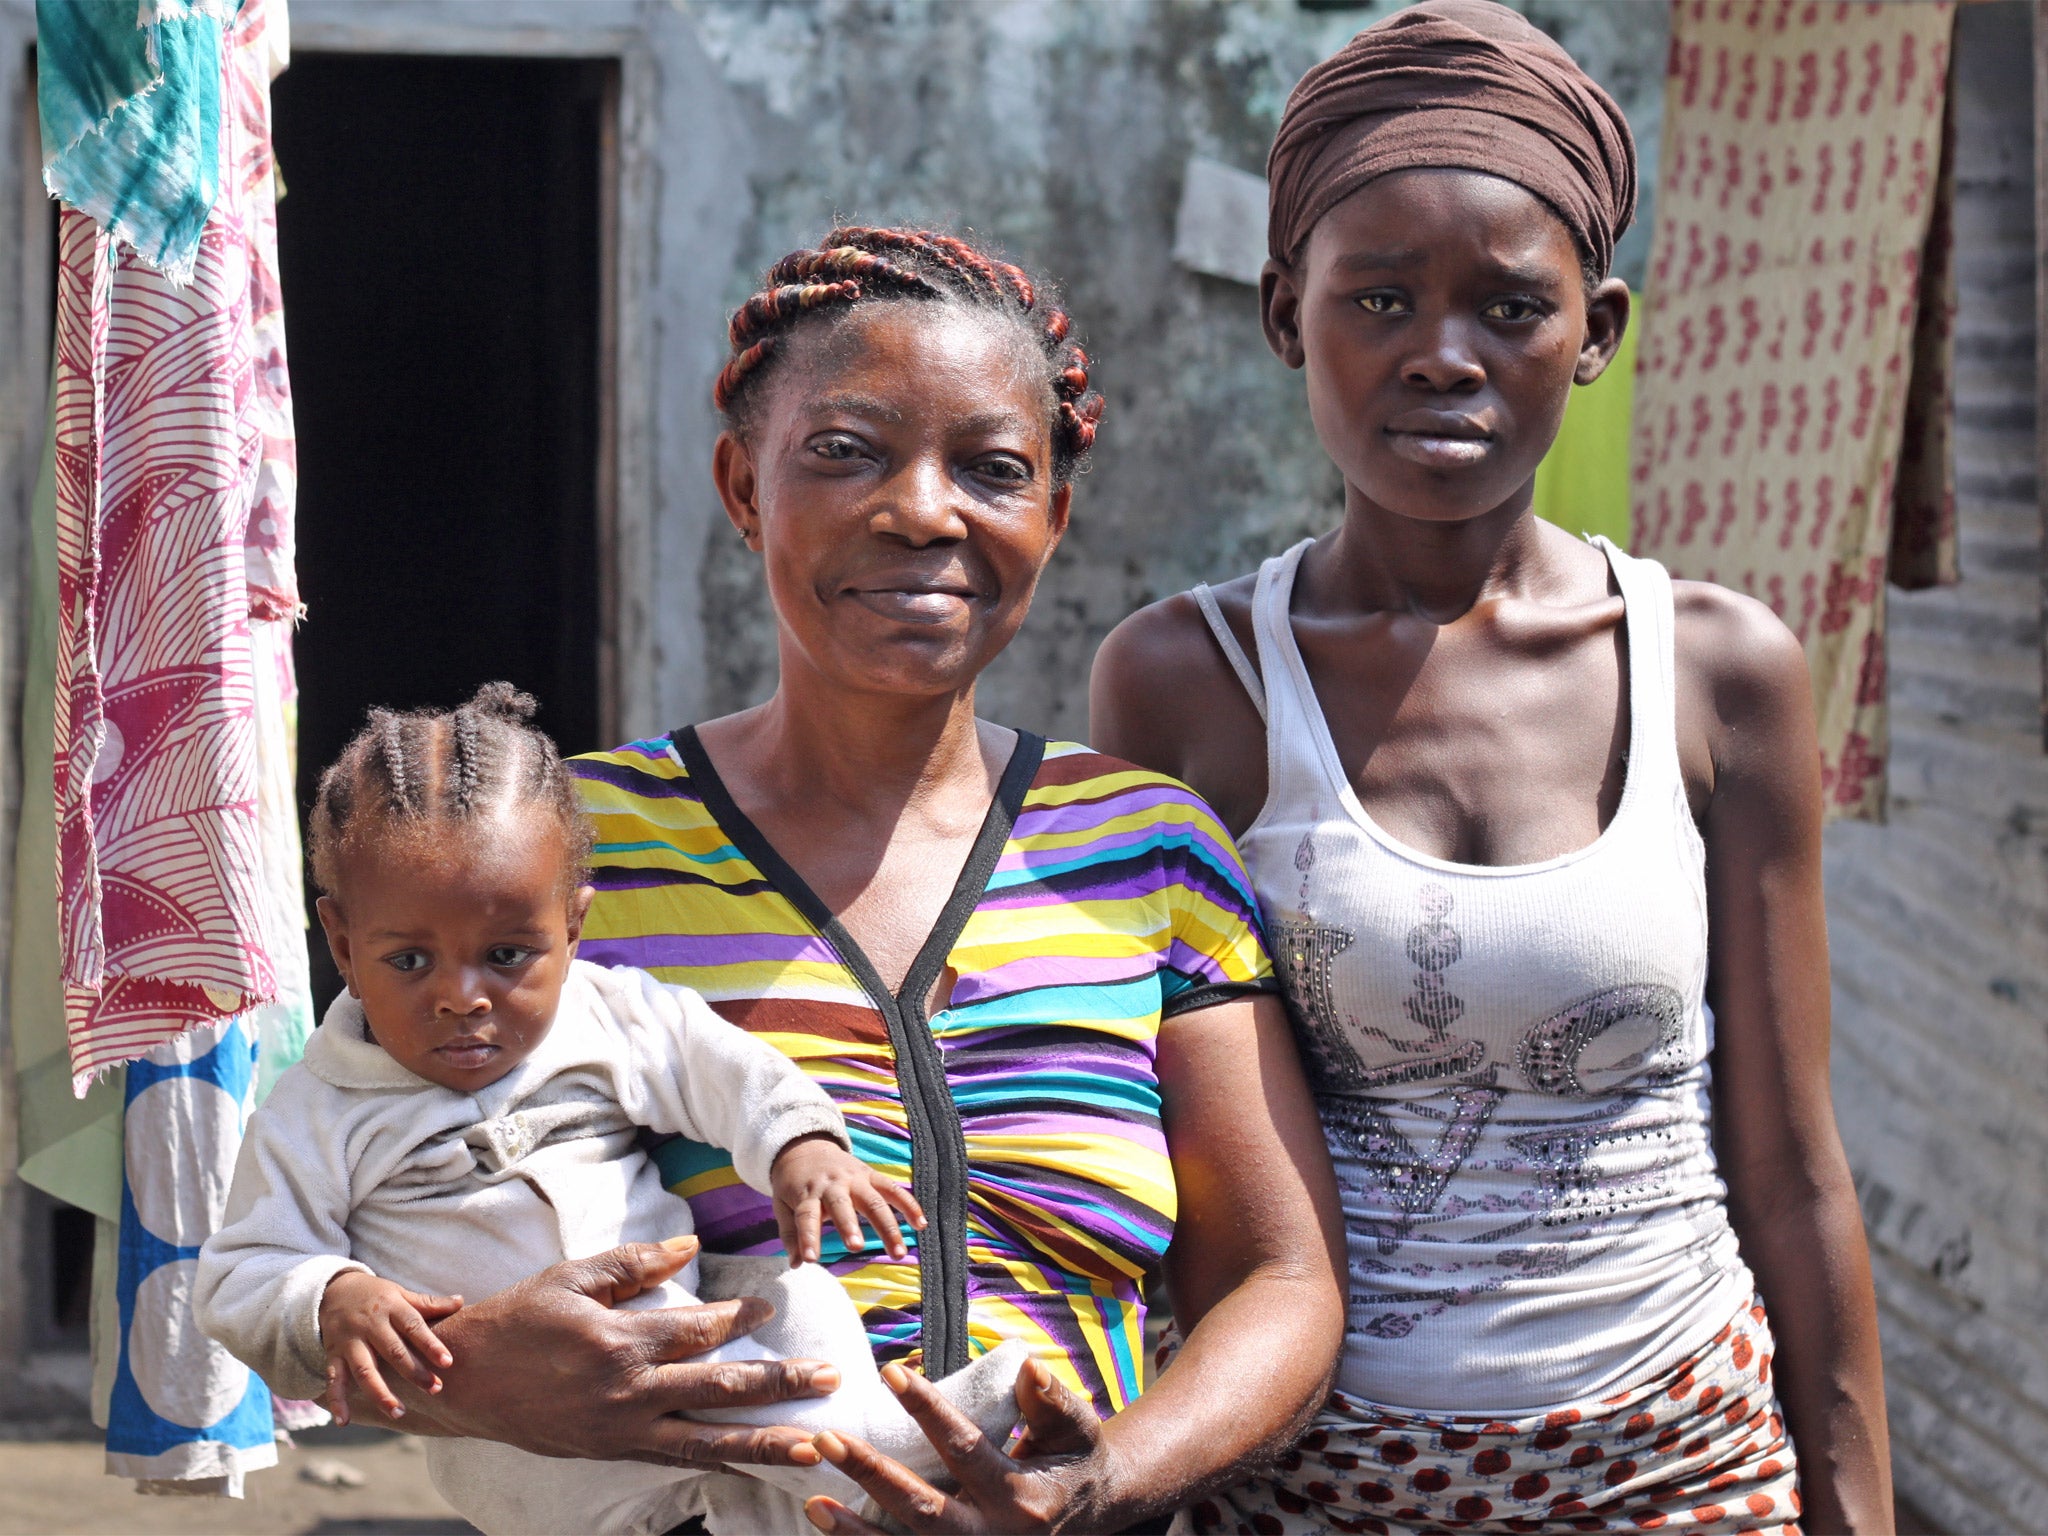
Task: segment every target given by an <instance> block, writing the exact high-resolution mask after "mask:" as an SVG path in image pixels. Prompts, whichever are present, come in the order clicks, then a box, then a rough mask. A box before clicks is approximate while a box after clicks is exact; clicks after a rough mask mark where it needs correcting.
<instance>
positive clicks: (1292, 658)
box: [1196, 539, 1755, 1418]
mask: <svg viewBox="0 0 2048 1536" xmlns="http://www.w3.org/2000/svg"><path fill="white" fill-rule="evenodd" d="M1595 542H1596V543H1598V544H1599V546H1600V548H1601V549H1602V551H1603V552H1604V553H1605V554H1606V556H1607V560H1608V562H1609V565H1610V567H1611V569H1612V570H1613V572H1614V578H1615V581H1616V583H1617V585H1618V586H1619V588H1620V590H1621V596H1622V600H1623V603H1624V606H1625V609H1626V615H1627V618H1626V624H1627V647H1628V650H1627V656H1628V715H1629V747H1628V757H1627V781H1626V785H1625V787H1624V789H1623V791H1622V796H1621V804H1620V807H1619V809H1617V810H1616V812H1615V814H1614V819H1613V820H1612V821H1611V822H1610V823H1609V824H1608V826H1607V828H1606V830H1605V831H1604V832H1602V833H1601V834H1600V836H1599V837H1598V838H1597V839H1595V840H1594V841H1593V842H1592V843H1590V844H1588V845H1586V846H1585V847H1583V848H1580V849H1578V850H1576V851H1575V852H1572V853H1567V854H1564V855H1562V856H1560V857H1558V858H1554V859H1546V860H1544V861H1542V862H1541V863H1537V864H1524V865H1514V866H1492V865H1471V864H1458V863H1452V862H1450V861H1448V860H1444V859H1438V858H1432V857H1430V856H1429V855H1427V854H1425V853H1422V852H1419V851H1418V850H1416V849H1413V848H1410V847H1407V846H1406V845H1404V844H1403V843H1401V842H1400V841H1399V840H1398V839H1396V838H1394V837H1393V836H1391V835H1390V834H1389V833H1387V832H1386V831H1385V830H1384V829H1383V828H1382V827H1380V825H1379V824H1378V823H1377V822H1375V821H1374V820H1373V819H1372V817H1371V816H1370V815H1369V814H1367V812H1366V810H1365V808H1364V806H1363V805H1362V804H1361V803H1360V802H1359V800H1358V797H1357V795H1356V793H1355V792H1354V791H1353V789H1352V786H1351V783H1350V778H1349V775H1348V774H1347V773H1346V772H1345V770H1344V766H1343V764H1342V762H1341V761H1340V760H1339V758H1338V755H1337V748H1336V745H1335V743H1334V742H1333V740H1332V738H1331V736H1330V731H1329V727H1328V725H1327V723H1326V722H1325V721H1324V718H1323V712H1322V709H1321V706H1320V705H1319V703H1318V702H1317V699H1316V694H1315V689H1314V687H1313V685H1312V683H1311V681H1310V679H1309V675H1308V669H1307V667H1306V666H1305V665H1304V663H1303V661H1302V657H1301V652H1300V650H1299V649H1298V648H1297V647H1296V645H1295V642H1294V634H1293V628H1292V626H1291V624H1290V622H1289V619H1288V608H1289V598H1290V596H1291V594H1292V591H1293V586H1294V577H1295V572H1296V571H1297V570H1298V569H1299V567H1300V563H1301V556H1302V554H1303V552H1304V551H1305V550H1306V549H1307V548H1308V544H1307V543H1303V544H1299V545H1297V546H1295V547H1294V548H1293V549H1291V550H1289V551H1287V552H1286V553H1285V554H1283V555H1277V556H1275V557H1274V558H1272V559H1270V560H1268V561H1267V562H1266V563H1265V565H1264V566H1263V567H1262V568H1261V569H1260V571H1259V579H1258V586H1257V590H1256V594H1255V596H1254V598H1253V615H1254V628H1255V633H1256V635H1257V639H1258V654H1259V665H1258V670H1257V671H1256V672H1254V671H1253V670H1252V668H1251V666H1250V665H1249V662H1248V659H1247V658H1246V657H1245V656H1244V655H1243V653H1242V651H1241V650H1239V648H1238V646H1237V642H1236V640H1235V639H1234V637H1233V636H1232V635H1231V633H1230V631H1229V628H1228V626H1227V625H1225V624H1224V623H1223V621H1222V619H1221V616H1220V614H1219V613H1218V612H1217V610H1216V608H1215V601H1214V599H1213V597H1210V596H1209V595H1208V593H1207V592H1206V591H1204V590H1198V591H1197V594H1196V596H1197V598H1198V599H1199V600H1201V601H1202V604H1203V608H1204V611H1205V613H1206V614H1207V615H1208V616H1209V619H1210V623H1211V627H1212V628H1213V629H1214V631H1215V633H1216V636H1217V639H1218V641H1219V643H1221V645H1222V646H1223V648H1224V651H1225V654H1226V655H1228V656H1229V657H1230V659H1231V661H1232V663H1233V665H1234V666H1236V667H1237V669H1238V671H1239V674H1240V676H1242V677H1243V678H1244V680H1245V683H1246V686H1247V688H1248V689H1249V690H1250V691H1251V693H1252V697H1253V699H1254V701H1255V702H1256V703H1257V704H1258V705H1259V708H1260V712H1261V713H1262V714H1263V715H1264V716H1265V719H1266V741H1267V765H1266V775H1267V795H1266V803H1265V806H1264V808H1263V809H1262V810H1261V811H1260V813H1259V816H1258V819H1257V820H1256V821H1254V822H1253V823H1252V825H1251V826H1250V827H1249V828H1247V829H1246V831H1245V834H1244V836H1243V837H1241V838H1239V839H1238V846H1239V848H1240V849H1241V850H1242V851H1243V854H1244V859H1245V863H1246V866H1247V867H1248V868H1249V870H1250V871H1251V875H1252V880H1253V884H1254V885H1255V887H1256V888H1257V891H1258V897H1259V906H1260V909H1261V911H1262V912H1263V913H1264V915H1265V919H1266V931H1267V934H1268V936H1269V938H1270V940H1271V943H1272V948H1273V961H1274V964H1275V966H1276V968H1277V969H1278V970H1279V972H1280V974H1281V976H1282V978H1283V979H1284V981H1285V983H1286V987H1287V992H1288V998H1289V1001H1290V1002H1291V1004H1292V1010H1293V1013H1294V1016H1295V1019H1296V1022H1297V1024H1298V1026H1299V1029H1300V1036H1301V1040H1302V1044H1303V1051H1304V1055H1305V1057H1306V1058H1307V1064H1308V1066H1309V1069H1310V1074H1311V1077H1312V1078H1313V1079H1314V1083H1315V1088H1316V1098H1317V1103H1318V1106H1319V1108H1320V1109H1321V1112H1322V1119H1323V1126H1324V1130H1325V1132H1326V1134H1327V1136H1328V1139H1329V1144H1330V1151H1331V1155H1332V1157H1333V1159H1334V1161H1335V1163H1336V1167H1337V1175H1338V1182H1339V1185H1340V1190H1341V1195H1342V1199H1343V1205H1344V1216H1345V1228H1346V1235H1347V1237H1348V1240H1349V1243H1348V1246H1349V1250H1350V1309H1349V1311H1350V1317H1349V1326H1348V1330H1347V1337H1346V1340H1345V1350H1344V1355H1343V1359H1342V1361H1341V1363H1340V1366H1339V1370H1338V1376H1337V1385H1338V1386H1339V1387H1340V1388H1341V1389H1342V1390H1343V1391H1344V1392H1346V1393H1349V1394H1350V1395H1351V1396H1353V1397H1355V1398H1360V1399H1363V1400H1366V1401H1368V1402H1371V1403H1375V1404H1380V1405H1384V1406H1387V1407H1390V1408H1395V1409H1401V1410H1406V1411H1444V1412H1457V1413H1473V1414H1483V1413H1491V1414H1495V1415H1497V1416H1499V1417H1503V1418H1507V1417H1513V1416H1516V1415H1526V1414H1531V1413H1538V1412H1542V1411H1544V1410H1547V1409H1550V1408H1553V1407H1556V1406H1558V1405H1561V1404H1567V1403H1571V1402H1574V1401H1577V1400H1582V1399H1587V1398H1597V1397H1602V1396H1605V1395H1606V1394H1609V1393H1612V1392H1617V1391H1622V1390H1626V1389H1632V1388H1635V1387H1638V1386H1640V1384H1641V1383H1643V1382H1647V1381H1650V1380H1653V1379H1655V1378H1656V1377H1657V1376H1658V1374H1659V1373H1660V1372H1661V1371H1663V1370H1665V1369H1666V1368H1668V1367H1669V1366H1671V1365H1672V1364H1674V1363H1676V1362H1677V1361H1679V1360H1682V1359H1684V1358H1685V1357H1686V1356H1687V1355H1688V1353H1691V1352H1695V1351H1697V1350H1699V1349H1701V1348H1702V1347H1703V1346H1705V1345H1706V1343H1707V1342H1708V1340H1709V1339H1711V1338H1712V1337H1713V1334H1714V1331H1715V1330H1716V1329H1717V1328H1720V1327H1721V1326H1722V1325H1723V1324H1725V1323H1726V1322H1727V1321H1728V1320H1729V1318H1730V1317H1731V1316H1733V1315H1734V1313H1735V1311H1736V1309H1737V1308H1738V1307H1740V1306H1742V1305H1744V1304H1745V1303H1747V1302H1748V1301H1749V1300H1750V1298H1751V1296H1752V1294H1753V1292H1754V1288H1755V1287H1754V1282H1753V1281H1752V1279H1751V1277H1750V1274H1749V1271H1748V1269H1747V1267H1746V1266H1745V1265H1744V1263H1743V1261H1742V1256H1741V1254H1740V1253H1739V1252H1738V1251H1737V1248H1736V1241H1735V1234H1734V1231H1733V1230H1732V1228H1731V1227H1730V1226H1729V1223H1728V1209H1727V1188H1726V1186H1725V1185H1724V1184H1723V1183H1722V1181H1721V1176H1720V1173H1719V1170H1718V1168H1717V1166H1716V1163H1715V1158H1714V1146H1713V1140H1712V1116H1711V1108H1710V1100H1709V1086H1710V1067H1709V1061H1710V1057H1711V1053H1712V1050H1713V1020H1712V1016H1711V1014H1710V1013H1709V1012H1708V1011H1707V1009H1706V1007H1705V1005H1704V999H1703V989H1704V985H1705V981H1706V974H1707V907H1706V883H1705V849H1704V847H1703V845H1702V843H1701V840H1700V835H1699V832H1698V830H1697V829H1696V828H1695V826H1694V825H1693V818H1692V811H1691V808H1690V806H1689V805H1688V804H1687V801H1686V794H1685V784H1684V780H1683V777H1682V775H1681V773H1680V769H1679V760H1678V745H1677V726H1676V714H1675V709H1676V691H1675V684H1674V681H1673V670H1674V656H1673V613H1672V592H1671V581H1670V578H1669V577H1668V576H1667V575H1666V574H1665V572H1664V569H1663V567H1662V566H1659V565H1657V564H1656V563H1655V562H1653V561H1649V560H1636V559H1631V558H1630V557H1629V556H1627V555H1625V554H1623V553H1622V552H1621V551H1620V550H1618V549H1616V548H1615V547H1614V546H1613V545H1611V544H1609V543H1607V542H1606V541H1605V540H1604V539H1603V540H1596V541H1595Z"/></svg>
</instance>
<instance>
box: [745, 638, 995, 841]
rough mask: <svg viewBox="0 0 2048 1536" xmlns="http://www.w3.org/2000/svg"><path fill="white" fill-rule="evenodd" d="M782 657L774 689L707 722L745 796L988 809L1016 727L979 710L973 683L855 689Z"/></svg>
mask: <svg viewBox="0 0 2048 1536" xmlns="http://www.w3.org/2000/svg"><path fill="white" fill-rule="evenodd" d="M783 661H784V666H783V672H782V681H781V683H780V684H779V685H778V686H777V688H776V690H775V694H774V696H773V697H772V698H770V699H769V700H768V701H767V702H766V703H765V704H761V705H758V706H756V707H755V708H753V709H750V710H745V711H742V712H741V713H740V714H737V715H729V716H727V717H726V718H725V719H724V720H721V721H717V722H714V723H713V724H712V726H710V727H709V728H708V730H707V735H708V737H709V741H710V750H711V751H712V752H713V753H714V754H715V755H716V756H717V757H718V758H719V759H720V760H721V763H722V767H723V770H724V776H725V777H726V778H727V779H728V781H733V780H739V781H742V782H743V783H744V784H745V786H746V790H747V792H746V793H743V794H741V795H740V798H741V799H742V800H743V801H745V800H750V799H755V798H757V797H758V798H760V799H764V800H768V801H773V802H779V803H781V804H785V805H786V804H790V803H792V802H793V801H795V800H798V799H799V798H800V799H802V800H803V801H806V802H808V803H809V805H810V806H811V807H812V808H813V809H814V810H817V811H824V810H826V809H827V808H829V810H830V811H831V812H832V813H834V814H836V815H837V816H838V817H841V818H845V819H848V820H852V821H855V822H868V823H882V824H885V825H893V824H894V823H895V822H896V821H897V820H898V819H899V818H901V817H902V816H903V815H904V813H905V812H906V810H909V809H911V808H912V807H917V808H919V809H921V810H922V811H923V812H924V814H926V815H928V816H929V815H937V816H940V817H942V818H944V819H947V820H951V819H953V818H952V817H951V816H950V815H948V810H949V809H950V807H951V805H952V802H953V801H954V800H955V798H956V797H964V800H965V801H966V803H967V805H969V806H978V807H979V808H980V809H981V810H985V809H986V807H987V802H988V796H989V794H990V793H991V792H992V789H993V785H994V783H995V781H996V780H997V779H999V778H1000V777H1001V774H1002V769H1003V763H1004V760H1005V758H1006V756H1007V750H1006V745H1005V744H1006V742H1007V740H1008V739H1009V738H1010V737H1011V736H1012V733H1011V732H1008V731H1001V730H998V729H996V728H995V727H990V726H984V725H982V724H981V723H980V722H979V721H977V720H976V719H975V715H974V689H973V687H972V686H971V685H970V686H969V687H968V688H966V689H964V690H962V691H961V692H958V693H954V694H940V695H935V696H906V695H903V694H891V693H866V692H860V693H855V692H849V691H848V690H847V689H845V688H844V686H843V685H840V684H837V683H832V682H828V681H827V680H825V679H823V678H819V677H817V676H815V675H813V674H811V673H810V672H809V671H808V669H806V668H804V667H802V666H801V665H798V666H794V667H792V666H791V665H790V664H789V663H790V658H788V657H786V656H785V657H784V658H783ZM975 814H976V815H977V817H978V815H979V814H980V812H979V811H976V813H975Z"/></svg>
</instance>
